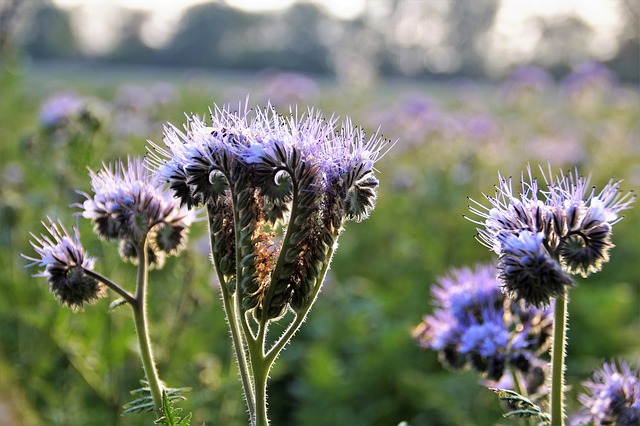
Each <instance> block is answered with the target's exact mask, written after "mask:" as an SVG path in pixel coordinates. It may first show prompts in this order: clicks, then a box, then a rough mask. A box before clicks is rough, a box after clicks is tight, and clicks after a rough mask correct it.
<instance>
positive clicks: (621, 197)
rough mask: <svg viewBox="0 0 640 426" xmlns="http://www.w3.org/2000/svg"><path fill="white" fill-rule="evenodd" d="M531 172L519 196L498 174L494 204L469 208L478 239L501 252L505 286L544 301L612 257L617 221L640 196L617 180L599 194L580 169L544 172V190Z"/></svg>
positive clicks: (519, 296) (513, 295)
mask: <svg viewBox="0 0 640 426" xmlns="http://www.w3.org/2000/svg"><path fill="white" fill-rule="evenodd" d="M528 172H529V179H528V180H525V178H524V174H523V178H522V187H521V189H520V193H519V194H517V193H516V192H514V188H513V185H512V180H511V179H504V178H502V177H499V178H500V184H499V186H497V187H496V194H495V196H494V197H490V196H485V197H486V199H487V200H488V201H489V204H490V205H489V207H486V206H484V205H482V204H480V203H478V202H475V201H474V203H475V204H474V206H470V210H471V212H472V213H473V214H475V215H477V216H478V217H479V218H480V219H479V220H474V219H471V220H472V221H474V222H475V223H477V224H478V225H480V226H481V228H479V229H478V237H477V238H478V240H479V241H480V242H481V243H483V244H484V245H486V246H487V247H489V248H490V249H492V250H494V251H495V252H496V253H497V254H498V255H499V260H498V269H499V279H500V285H501V287H502V289H503V291H505V292H506V293H507V294H508V295H509V297H511V298H514V299H516V300H520V299H523V300H524V301H525V302H527V303H529V304H532V305H535V306H538V307H540V306H546V305H548V304H549V303H550V300H551V299H552V298H554V297H562V296H563V295H564V294H565V291H566V288H567V287H571V286H573V285H575V282H574V280H573V279H572V278H571V275H572V274H580V275H582V276H583V277H586V276H587V275H589V274H591V273H593V272H597V271H599V270H600V269H601V268H602V265H603V264H604V263H605V262H607V261H608V260H609V249H610V248H611V247H613V244H612V243H611V230H612V226H613V225H614V224H616V223H618V222H619V221H620V220H622V218H623V217H622V216H620V215H619V213H620V212H621V211H622V210H625V209H627V208H629V207H630V206H631V204H632V203H633V202H634V201H635V198H636V197H635V195H633V194H631V193H626V194H624V193H622V192H621V191H620V184H621V181H614V180H611V181H609V183H607V185H606V186H605V187H604V188H603V189H602V190H601V191H600V192H599V193H596V191H595V188H594V187H590V186H589V178H584V177H581V176H579V175H578V174H577V171H576V172H575V173H571V172H569V173H567V174H561V175H560V176H558V177H556V178H555V179H554V178H552V177H551V174H549V177H547V176H546V175H544V181H545V184H546V187H547V188H546V190H543V189H540V188H539V187H538V181H537V180H536V179H534V178H533V177H532V175H531V169H529V170H528ZM472 201H473V200H472Z"/></svg>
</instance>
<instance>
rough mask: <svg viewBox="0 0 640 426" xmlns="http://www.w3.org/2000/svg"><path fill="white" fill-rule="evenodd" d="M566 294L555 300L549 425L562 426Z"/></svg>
mask: <svg viewBox="0 0 640 426" xmlns="http://www.w3.org/2000/svg"><path fill="white" fill-rule="evenodd" d="M567 303H568V293H567V290H565V293H564V295H562V296H560V297H557V298H556V306H555V311H554V322H553V346H552V347H551V400H550V405H551V407H550V410H551V425H552V426H563V425H564V370H565V365H564V362H565V361H564V358H565V349H566V344H567V336H566V335H567Z"/></svg>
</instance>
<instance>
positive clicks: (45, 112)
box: [40, 93, 85, 127]
mask: <svg viewBox="0 0 640 426" xmlns="http://www.w3.org/2000/svg"><path fill="white" fill-rule="evenodd" d="M84 108H85V101H84V99H82V98H81V97H79V96H77V95H75V94H72V93H56V94H54V95H53V96H51V97H50V98H48V99H46V100H45V101H44V102H43V103H42V106H41V107H40V123H41V124H42V125H43V126H44V127H58V126H62V125H65V124H67V123H69V122H70V121H72V120H75V119H77V118H78V117H79V116H80V114H81V113H82V111H83V109H84Z"/></svg>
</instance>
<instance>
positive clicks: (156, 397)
mask: <svg viewBox="0 0 640 426" xmlns="http://www.w3.org/2000/svg"><path fill="white" fill-rule="evenodd" d="M146 241H147V239H146V236H145V237H143V238H142V240H141V242H140V244H139V245H138V247H137V250H138V259H139V262H138V277H137V282H136V296H135V303H132V304H131V307H132V309H133V316H134V319H135V326H136V334H137V336H138V344H139V346H140V358H141V360H142V367H143V368H144V374H145V376H146V378H147V383H148V384H149V390H150V391H151V397H152V398H153V406H154V408H155V413H156V416H157V417H158V418H160V417H161V416H162V385H161V382H160V378H159V377H158V370H157V369H156V365H155V361H154V359H153V352H152V350H151V340H150V338H149V326H148V323H147V278H148V259H147V242H146Z"/></svg>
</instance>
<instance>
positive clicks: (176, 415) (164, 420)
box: [155, 388, 191, 426]
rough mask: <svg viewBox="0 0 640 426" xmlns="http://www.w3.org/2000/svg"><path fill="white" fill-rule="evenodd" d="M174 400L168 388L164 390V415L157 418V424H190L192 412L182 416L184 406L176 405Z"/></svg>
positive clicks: (180, 425) (169, 425) (178, 425)
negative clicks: (178, 406)
mask: <svg viewBox="0 0 640 426" xmlns="http://www.w3.org/2000/svg"><path fill="white" fill-rule="evenodd" d="M182 389H185V388H182ZM172 390H180V389H172ZM183 399H184V398H183ZM174 400H175V398H174V399H172V398H171V395H169V392H168V391H167V390H163V391H162V417H160V418H159V419H158V420H156V421H155V424H157V425H166V426H189V424H190V423H191V413H189V414H187V415H186V416H185V417H184V418H182V417H180V412H181V411H182V408H177V407H174V406H173V402H174Z"/></svg>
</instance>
